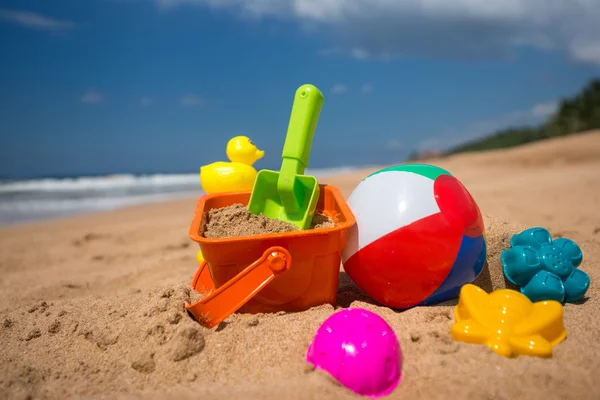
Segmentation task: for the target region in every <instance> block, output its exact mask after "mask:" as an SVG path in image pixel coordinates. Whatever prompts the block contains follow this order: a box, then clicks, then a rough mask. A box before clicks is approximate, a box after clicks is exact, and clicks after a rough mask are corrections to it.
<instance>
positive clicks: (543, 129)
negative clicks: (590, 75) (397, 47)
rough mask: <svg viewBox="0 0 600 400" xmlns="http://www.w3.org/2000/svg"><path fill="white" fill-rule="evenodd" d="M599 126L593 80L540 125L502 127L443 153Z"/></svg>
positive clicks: (599, 88) (598, 95)
mask: <svg viewBox="0 0 600 400" xmlns="http://www.w3.org/2000/svg"><path fill="white" fill-rule="evenodd" d="M599 128H600V79H594V80H592V81H591V82H589V83H588V84H587V86H586V87H585V88H584V89H583V90H582V91H581V92H580V93H579V94H577V95H576V96H574V97H572V98H565V99H563V100H562V101H561V102H560V105H559V107H558V109H557V110H556V112H555V113H554V115H552V116H551V117H550V118H549V119H548V120H547V121H546V122H545V123H543V124H541V125H540V126H537V127H514V128H508V129H503V130H500V131H497V132H495V133H493V134H491V135H489V136H486V137H484V138H482V139H477V140H474V141H471V142H468V143H464V144H462V145H459V146H456V147H454V148H451V149H449V150H448V151H446V152H445V154H447V155H449V154H455V153H462V152H467V151H480V150H490V149H498V148H506V147H513V146H518V145H520V144H524V143H529V142H535V141H538V140H542V139H547V138H551V137H556V136H565V135H570V134H573V133H577V132H582V131H586V130H590V129H599ZM413 157H414V155H413Z"/></svg>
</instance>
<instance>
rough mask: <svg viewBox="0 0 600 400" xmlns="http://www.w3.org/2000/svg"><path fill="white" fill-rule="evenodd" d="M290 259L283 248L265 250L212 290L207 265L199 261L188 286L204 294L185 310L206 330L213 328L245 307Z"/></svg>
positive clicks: (279, 272)
mask: <svg viewBox="0 0 600 400" xmlns="http://www.w3.org/2000/svg"><path fill="white" fill-rule="evenodd" d="M291 264H292V256H291V255H290V253H289V252H288V251H287V250H286V249H284V248H283V247H279V246H274V247H269V248H268V249H267V250H266V251H265V252H264V253H263V255H262V256H261V257H260V258H259V259H258V260H256V261H254V262H253V263H252V264H250V265H249V266H247V267H246V268H244V270H242V271H240V272H239V273H238V274H237V275H236V276H234V277H233V278H232V279H231V280H229V281H228V282H227V283H225V284H224V285H222V286H221V287H220V288H218V289H216V288H215V284H214V281H213V279H212V277H211V275H210V271H209V268H208V263H207V262H206V261H203V262H202V265H200V268H198V270H197V271H196V275H195V276H194V280H193V281H192V287H193V288H194V290H196V291H198V292H208V294H207V295H206V296H205V297H204V298H202V299H201V300H199V301H197V302H195V303H193V304H186V306H185V308H186V309H187V310H188V311H189V312H191V313H192V315H193V316H194V317H195V318H196V320H198V322H200V324H201V325H202V326H204V327H206V328H209V329H210V328H213V327H215V326H217V325H219V324H220V323H221V322H222V321H223V320H225V319H226V318H227V317H229V316H230V315H231V314H233V313H234V312H236V311H237V310H238V309H240V307H242V306H243V305H244V304H246V303H247V302H248V301H249V300H250V299H251V298H252V297H254V296H255V295H256V294H257V293H258V292H260V290H261V289H262V288H264V287H265V286H267V284H269V282H271V281H272V280H273V279H275V276H276V275H278V274H281V273H283V272H285V271H287V270H289V269H290V266H291Z"/></svg>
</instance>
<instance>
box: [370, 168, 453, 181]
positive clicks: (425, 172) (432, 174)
mask: <svg viewBox="0 0 600 400" xmlns="http://www.w3.org/2000/svg"><path fill="white" fill-rule="evenodd" d="M392 171H397V172H412V173H414V174H419V175H422V176H425V177H427V178H429V179H431V180H434V181H435V179H436V178H437V177H438V176H440V175H450V176H452V174H451V173H450V172H448V171H446V170H445V169H443V168H440V167H436V166H434V165H428V164H401V165H394V166H393V167H387V168H384V169H380V170H379V171H376V172H373V173H372V174H371V175H369V176H367V178H369V177H371V176H373V175H377V174H380V173H382V172H392ZM367 178H365V179H367Z"/></svg>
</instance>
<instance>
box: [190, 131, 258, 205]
mask: <svg viewBox="0 0 600 400" xmlns="http://www.w3.org/2000/svg"><path fill="white" fill-rule="evenodd" d="M264 154H265V153H264V151H262V150H258V149H257V148H256V146H255V145H254V143H252V141H251V140H250V139H249V138H248V137H246V136H236V137H234V138H232V139H231V140H229V142H228V143H227V158H229V160H230V162H225V161H217V162H214V163H212V164H208V165H204V166H202V167H200V185H201V186H202V190H204V192H206V193H222V192H248V191H250V190H252V186H253V185H254V180H255V179H256V170H255V169H254V168H253V167H252V165H253V164H254V163H255V162H256V161H257V160H259V159H261V158H262V157H263V156H264Z"/></svg>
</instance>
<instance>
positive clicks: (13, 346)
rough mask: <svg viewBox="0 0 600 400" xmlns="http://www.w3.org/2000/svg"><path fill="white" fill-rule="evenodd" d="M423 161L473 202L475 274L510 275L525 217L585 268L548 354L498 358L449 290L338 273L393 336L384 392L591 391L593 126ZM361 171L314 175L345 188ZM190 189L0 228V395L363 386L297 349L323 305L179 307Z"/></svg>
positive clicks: (595, 296)
mask: <svg viewBox="0 0 600 400" xmlns="http://www.w3.org/2000/svg"><path fill="white" fill-rule="evenodd" d="M427 163H430V164H434V165H438V166H440V167H442V168H445V169H447V170H448V171H450V172H451V173H452V174H454V175H455V176H456V177H457V178H459V179H460V180H461V181H462V182H463V184H464V185H465V186H466V187H467V189H468V190H469V191H470V193H471V194H472V195H473V197H474V198H475V200H476V201H477V203H478V205H479V207H480V209H481V211H482V213H483V214H484V219H485V228H486V232H487V239H488V265H487V267H486V269H484V271H483V273H482V274H481V276H480V277H479V279H478V280H477V282H476V283H477V284H478V285H480V286H481V287H483V288H484V289H485V290H487V291H488V292H489V291H491V290H494V289H498V288H502V287H505V281H504V278H503V275H502V270H501V264H500V259H499V256H500V253H501V251H502V250H504V249H505V248H507V247H508V245H509V244H508V241H509V239H510V237H511V236H512V235H513V234H515V233H518V232H520V231H521V230H523V229H525V228H527V227H532V226H543V227H545V228H547V229H548V230H549V231H550V232H551V233H552V234H553V236H554V237H567V238H569V239H572V240H574V241H575V242H577V243H578V244H579V246H580V247H581V248H582V250H583V254H584V256H583V263H582V265H581V266H580V268H581V269H582V270H583V271H585V272H586V273H587V274H589V276H590V278H591V281H592V283H591V287H590V289H589V291H588V292H587V295H586V299H585V300H584V301H582V302H580V303H578V304H567V305H566V306H565V317H564V318H565V326H566V329H567V332H568V337H567V339H566V340H565V341H564V342H563V343H561V344H559V345H558V346H556V347H555V348H554V354H553V357H552V358H550V359H541V358H534V357H518V358H514V359H507V358H503V357H500V356H498V355H496V354H494V353H493V352H492V351H491V350H489V349H488V348H487V347H485V346H478V345H470V344H465V343H461V342H456V341H454V340H453V339H452V338H451V336H450V327H451V325H452V323H453V321H454V316H453V313H452V311H453V306H454V305H455V304H456V302H455V301H454V302H449V303H447V304H443V305H437V306H431V307H418V308H414V309H411V310H409V311H405V312H395V311H393V310H391V309H389V308H386V307H381V306H378V305H376V304H373V302H372V301H371V300H370V299H369V298H367V297H365V296H364V295H362V294H361V293H360V291H359V290H357V288H356V287H355V286H354V284H353V283H352V282H351V281H350V280H349V278H348V277H347V276H346V275H345V274H344V273H343V272H342V275H341V277H340V284H339V290H338V307H348V306H355V307H364V308H366V309H369V310H372V311H375V312H377V313H378V314H379V315H381V316H382V317H384V318H385V319H386V320H387V321H388V322H389V323H390V324H391V325H392V327H393V328H394V329H395V331H396V333H397V335H398V338H399V340H400V344H401V347H402V351H403V355H404V366H403V378H402V382H401V384H400V385H399V387H398V388H397V389H396V390H395V391H394V392H393V393H392V395H390V396H389V398H392V399H438V398H439V399H447V398H448V397H450V396H451V397H452V398H455V399H467V398H468V399H516V398H519V399H543V398H546V399H552V398H562V399H598V398H600V382H598V379H597V377H596V375H597V373H598V371H600V341H599V340H598V332H600V321H599V320H597V319H596V318H598V317H600V289H599V288H598V287H599V286H598V284H597V282H598V281H600V211H599V210H598V206H599V204H600V131H595V132H587V133H584V134H578V135H574V136H570V137H563V138H558V139H552V140H548V141H544V142H540V143H534V144H530V145H525V146H522V147H518V148H513V149H506V150H497V151H490V152H482V153H474V154H460V155H456V156H453V157H449V158H444V159H432V160H428V161H427ZM370 172H372V170H362V171H358V172H356V173H352V174H348V175H344V176H336V177H332V178H331V179H325V180H323V182H322V183H328V184H331V185H335V186H337V187H338V188H340V189H341V191H342V192H343V194H344V196H348V195H349V194H350V193H351V191H352V189H353V188H354V187H355V186H356V185H357V184H358V182H359V181H360V180H361V179H362V178H364V177H365V176H366V175H367V174H368V173H370ZM196 200H197V199H187V200H178V201H173V202H167V203H159V204H149V205H141V206H135V207H129V208H123V209H119V210H116V211H112V212H103V213H96V214H89V215H81V216H76V217H69V218H64V219H57V220H52V221H45V222H36V223H27V224H22V225H16V226H10V227H4V228H0V313H1V316H0V320H1V321H2V324H3V325H2V327H0V337H1V342H2V348H1V350H0V361H1V363H0V398H3V399H26V398H28V399H66V398H86V399H92V398H144V399H165V398H177V399H187V398H189V399H201V398H211V399H231V398H245V399H246V398H256V399H344V398H348V399H350V398H358V397H357V396H355V395H354V394H352V393H350V392H349V391H348V390H346V389H345V388H343V387H341V386H340V385H338V384H336V382H335V381H333V379H331V378H329V377H328V376H327V375H326V374H324V373H321V372H318V371H314V370H313V369H312V368H311V367H310V366H309V365H307V364H306V362H305V354H306V349H307V346H308V344H309V343H310V341H311V340H312V337H313V334H314V332H315V331H316V329H317V328H318V327H319V325H320V324H321V323H322V322H323V321H324V320H325V319H326V318H327V317H328V316H329V315H331V314H332V313H333V312H334V309H333V307H331V306H329V305H325V306H321V307H316V308H313V309H310V310H308V311H305V312H301V313H287V314H286V313H278V314H265V315H262V314H261V315H247V314H244V315H241V314H236V315H234V316H232V317H230V318H229V319H228V320H227V321H226V323H224V324H222V325H221V326H220V327H219V328H218V329H213V330H207V329H205V328H202V327H201V326H200V325H199V324H198V323H196V322H195V321H193V320H192V319H191V318H190V317H189V316H188V315H187V313H186V312H185V310H184V308H183V305H184V302H185V299H186V298H188V297H189V291H190V283H191V280H192V277H193V275H194V272H195V271H196V269H197V263H196V258H195V255H196V251H197V245H196V244H195V243H194V242H192V241H191V240H190V239H189V237H188V228H189V225H190V223H191V220H192V216H193V212H194V207H195V202H196Z"/></svg>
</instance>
